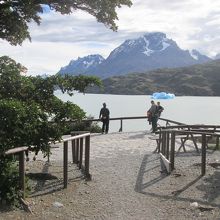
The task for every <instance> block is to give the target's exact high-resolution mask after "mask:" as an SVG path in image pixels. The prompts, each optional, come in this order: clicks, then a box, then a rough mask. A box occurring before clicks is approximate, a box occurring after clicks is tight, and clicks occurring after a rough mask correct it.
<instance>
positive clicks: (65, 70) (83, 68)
mask: <svg viewBox="0 0 220 220" xmlns="http://www.w3.org/2000/svg"><path fill="white" fill-rule="evenodd" d="M104 60H105V59H104V58H103V57H102V56H101V55H99V54H92V55H88V56H85V57H78V59H77V60H71V61H70V63H69V65H67V66H65V67H61V69H60V71H59V73H60V74H71V73H72V72H76V74H84V73H85V72H87V71H90V70H91V69H93V68H95V67H96V66H98V65H99V64H101V63H102V62H103V61H104Z"/></svg>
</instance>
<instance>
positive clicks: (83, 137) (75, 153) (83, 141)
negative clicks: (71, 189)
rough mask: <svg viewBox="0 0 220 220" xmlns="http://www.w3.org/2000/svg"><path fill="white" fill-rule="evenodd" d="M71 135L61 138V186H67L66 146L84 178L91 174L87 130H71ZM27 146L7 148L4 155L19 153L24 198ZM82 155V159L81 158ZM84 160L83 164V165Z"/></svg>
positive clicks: (20, 180) (20, 177) (89, 176)
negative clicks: (69, 148) (70, 150)
mask: <svg viewBox="0 0 220 220" xmlns="http://www.w3.org/2000/svg"><path fill="white" fill-rule="evenodd" d="M71 135H72V136H71V137H68V138H65V139H63V140H62V141H61V142H56V143H63V186H64V188H67V183H68V147H69V146H71V148H72V160H73V163H76V164H77V165H78V167H79V169H81V170H82V172H83V174H84V176H85V179H86V180H90V179H91V175H90V172H89V163H90V133H88V132H85V131H83V132H81V131H78V132H72V133H71ZM69 143H70V144H69ZM28 150H29V147H17V148H13V149H9V150H7V151H6V152H5V153H4V155H5V156H8V155H16V154H18V155H19V184H20V189H21V192H22V197H23V198H25V152H26V151H28ZM83 156H84V160H83ZM83 161H84V166H83Z"/></svg>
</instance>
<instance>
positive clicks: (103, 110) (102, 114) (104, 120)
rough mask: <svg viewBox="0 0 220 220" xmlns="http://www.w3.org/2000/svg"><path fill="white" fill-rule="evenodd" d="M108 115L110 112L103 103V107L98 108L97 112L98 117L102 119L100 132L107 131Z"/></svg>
mask: <svg viewBox="0 0 220 220" xmlns="http://www.w3.org/2000/svg"><path fill="white" fill-rule="evenodd" d="M109 115H110V112H109V110H108V108H106V104H105V103H103V107H102V108H101V110H100V114H99V118H100V119H101V121H102V133H104V132H105V133H106V134H107V133H108V129H109Z"/></svg>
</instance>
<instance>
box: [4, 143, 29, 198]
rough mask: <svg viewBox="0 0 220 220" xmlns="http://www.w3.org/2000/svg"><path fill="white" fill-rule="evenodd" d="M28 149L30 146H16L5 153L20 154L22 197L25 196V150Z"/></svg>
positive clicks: (6, 154)
mask: <svg viewBox="0 0 220 220" xmlns="http://www.w3.org/2000/svg"><path fill="white" fill-rule="evenodd" d="M27 150H28V147H16V148H13V149H9V150H7V151H6V152H5V153H4V155H5V156H8V155H18V156H19V185H20V190H21V194H22V197H23V198H24V197H25V162H24V161H25V160H24V159H25V158H24V155H25V151H27Z"/></svg>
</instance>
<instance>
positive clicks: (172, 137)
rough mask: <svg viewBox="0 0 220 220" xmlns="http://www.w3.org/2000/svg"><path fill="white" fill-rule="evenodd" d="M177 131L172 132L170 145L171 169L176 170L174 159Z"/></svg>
mask: <svg viewBox="0 0 220 220" xmlns="http://www.w3.org/2000/svg"><path fill="white" fill-rule="evenodd" d="M175 136H176V134H175V132H171V146H170V163H171V165H170V166H171V171H173V170H174V159H175Z"/></svg>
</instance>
